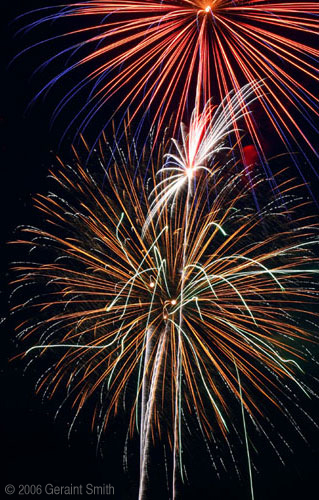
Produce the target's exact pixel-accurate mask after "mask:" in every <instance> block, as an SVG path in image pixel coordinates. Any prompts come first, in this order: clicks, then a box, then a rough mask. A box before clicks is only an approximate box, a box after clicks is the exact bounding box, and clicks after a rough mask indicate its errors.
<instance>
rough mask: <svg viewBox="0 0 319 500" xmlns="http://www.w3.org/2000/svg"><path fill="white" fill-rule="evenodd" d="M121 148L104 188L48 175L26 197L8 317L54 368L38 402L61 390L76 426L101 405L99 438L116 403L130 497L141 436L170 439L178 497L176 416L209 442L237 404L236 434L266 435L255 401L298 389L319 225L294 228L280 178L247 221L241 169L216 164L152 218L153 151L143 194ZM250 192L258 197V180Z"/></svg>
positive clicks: (86, 178) (91, 180) (293, 205)
mask: <svg viewBox="0 0 319 500" xmlns="http://www.w3.org/2000/svg"><path fill="white" fill-rule="evenodd" d="M131 150H132V148H131V147H129V148H128V153H127V154H124V151H123V149H121V148H118V156H119V160H118V161H115V162H114V165H112V166H111V167H110V168H108V169H107V171H104V173H103V182H100V181H99V180H98V175H97V173H95V175H94V176H92V175H91V174H90V173H89V171H88V170H86V169H84V168H83V167H82V166H81V165H80V164H76V165H75V166H74V167H70V166H67V165H64V164H62V163H61V167H60V170H59V171H53V172H51V176H52V177H53V179H54V181H55V182H56V183H57V185H56V188H55V191H54V193H53V194H52V193H51V194H50V195H48V196H37V197H36V201H35V203H36V207H37V208H38V210H40V213H41V214H42V215H43V216H45V218H46V223H45V224H46V229H43V228H42V229H41V228H40V229H39V228H35V227H24V228H23V229H22V231H23V234H24V237H23V238H21V239H20V240H19V243H21V244H23V245H28V246H29V249H30V256H31V258H32V261H31V262H29V263H22V264H17V265H16V266H15V270H16V272H17V273H18V277H17V279H16V280H15V282H14V286H15V290H16V291H15V294H20V293H22V295H23V301H22V303H21V304H20V305H17V306H15V307H14V308H13V311H14V312H15V314H22V316H24V318H26V319H24V320H23V321H22V322H21V324H20V326H19V327H18V335H19V337H20V338H21V339H25V341H26V342H29V347H27V349H26V352H25V356H26V357H27V359H29V358H30V357H32V358H33V357H34V358H38V357H41V358H45V357H46V356H48V357H49V359H50V362H51V363H52V364H51V366H50V367H49V368H48V369H47V370H46V371H45V373H44V374H43V375H42V376H41V377H40V379H39V381H38V384H37V390H38V391H41V390H43V391H45V392H46V393H50V394H54V393H55V392H56V391H57V388H58V387H60V386H63V385H66V386H67V396H66V399H67V400H68V401H69V402H70V403H71V404H72V406H73V408H74V409H75V418H76V417H77V416H78V414H79V412H80V410H81V409H82V408H83V407H84V406H85V404H86V402H87V401H88V400H89V399H90V398H93V396H94V395H96V394H99V397H98V398H96V401H97V408H96V410H95V411H94V413H93V424H95V423H97V422H98V421H99V422H98V429H99V434H101V433H102V432H103V430H104V429H105V427H106V426H107V424H108V422H109V420H110V417H111V416H112V415H113V414H116V413H117V412H118V411H120V409H122V407H124V408H125V409H126V411H127V410H128V411H129V415H130V416H129V419H130V423H129V433H130V434H131V435H132V434H133V433H134V429H138V431H139V432H140V436H141V437H140V493H139V497H140V498H144V496H145V494H146V485H147V466H148V457H149V453H150V448H151V443H152V440H156V439H157V437H155V436H161V437H162V439H164V437H163V436H165V435H166V436H167V438H166V439H167V442H168V444H169V446H170V447H171V449H172V456H173V481H172V495H173V497H174V498H175V496H176V490H177V486H176V476H177V472H179V473H180V476H181V477H182V478H183V476H184V465H183V460H182V457H183V444H182V436H183V432H182V428H183V425H185V423H186V422H187V420H188V418H194V419H195V420H196V421H197V423H198V426H199V429H200V432H201V434H202V436H203V438H204V440H205V441H206V442H209V440H210V439H211V438H212V436H216V435H217V434H220V435H221V436H224V437H225V438H226V439H227V435H228V434H229V433H230V432H232V431H233V428H234V427H235V426H236V418H233V417H232V408H233V405H234V402H235V403H236V402H237V403H238V404H239V405H240V408H241V410H242V415H243V423H244V425H245V415H246V417H247V416H249V418H250V419H252V421H253V422H254V424H255V426H256V427H257V428H261V429H262V428H263V427H262V425H263V424H262V421H263V419H262V415H263V408H264V407H265V406H267V405H269V404H271V405H274V406H275V407H277V408H278V409H279V410H281V411H282V412H283V413H285V406H284V404H283V398H284V397H285V395H284V394H285V387H286V386H287V384H288V385H290V386H291V387H292V388H295V392H300V391H301V392H302V391H303V392H305V393H307V392H308V390H307V387H306V386H305V384H304V383H303V381H302V364H303V363H304V359H305V354H304V351H303V348H302V343H303V342H306V341H310V340H311V336H310V335H309V334H308V333H307V330H306V329H305V328H304V327H303V326H302V324H299V322H298V320H297V318H298V315H299V313H300V311H303V314H304V315H306V316H307V315H309V319H310V320H312V318H313V316H314V315H313V314H312V313H311V312H309V313H308V312H307V305H306V304H308V303H311V301H313V300H314V298H315V296H316V289H315V288H316V287H315V285H313V284H312V283H311V276H316V273H317V272H318V271H317V270H316V269H315V267H316V268H317V261H316V260H315V259H313V260H312V263H311V266H310V264H309V258H310V256H311V255H312V253H311V252H312V250H313V249H315V248H316V245H317V244H318V238H317V237H316V236H315V234H316V231H317V226H316V225H315V224H313V223H312V220H311V219H310V218H309V217H307V216H301V217H299V218H296V217H295V215H294V212H298V211H302V207H303V205H304V202H303V201H302V200H298V199H295V198H294V197H293V195H292V190H293V183H292V182H290V181H287V180H285V181H283V182H281V183H279V185H280V190H281V198H280V199H279V200H270V199H269V198H270V194H269V190H268V191H267V193H268V194H267V198H268V202H267V203H266V204H265V206H264V207H263V208H262V209H261V210H260V211H259V212H256V209H255V208H254V202H253V199H252V197H251V193H250V190H248V189H247V185H246V184H245V183H243V182H242V178H243V176H244V174H243V173H240V172H237V171H236V166H233V167H232V168H231V167H230V166H229V164H228V161H226V160H225V158H224V161H223V165H224V164H225V163H227V168H225V167H223V166H222V164H221V163H218V162H217V160H216V159H215V162H214V165H213V166H212V165H210V164H209V163H207V164H206V167H207V169H208V170H209V169H210V168H214V176H212V175H211V172H209V171H208V170H206V169H203V170H201V171H200V176H199V178H198V179H197V182H196V185H194V189H193V192H192V196H191V197H190V196H189V191H188V190H187V189H185V190H184V191H183V190H181V191H180V196H179V197H178V198H177V199H176V200H174V207H173V210H172V207H171V206H170V200H167V203H165V204H164V205H163V206H162V207H161V209H160V210H159V211H158V214H157V217H155V215H154V214H153V217H152V218H151V219H149V213H150V211H151V202H150V193H152V196H156V195H157V190H158V193H159V192H160V190H161V187H156V186H157V180H156V173H157V171H158V168H159V167H158V165H161V161H162V158H163V155H164V154H165V152H166V151H165V147H164V145H163V146H162V147H161V148H159V153H158V158H157V159H156V161H154V162H151V163H152V165H151V168H149V170H148V176H149V177H148V179H147V182H146V183H145V182H143V180H142V175H141V173H139V174H136V162H138V164H139V168H140V169H141V170H142V164H143V157H142V159H141V157H136V158H135V156H133V155H132V153H131ZM145 155H146V153H145ZM124 167H125V168H124ZM131 172H132V173H131ZM134 172H135V173H134ZM253 184H254V187H255V188H257V187H258V186H259V187H258V189H262V186H264V189H267V188H266V185H267V183H263V182H262V180H261V179H259V178H258V177H256V178H254V179H253ZM105 186H107V189H106V188H105ZM106 193H107V194H106ZM283 199H284V203H283ZM186 206H187V209H185V207H186ZM250 206H252V208H251V209H250V208H249V207H250ZM208 207H210V208H209V209H208ZM278 220H279V221H280V222H278ZM280 226H281V227H284V229H280ZM32 256H33V257H32ZM48 256H49V257H48ZM28 290H29V291H28ZM26 297H27V298H26ZM35 318H36V319H35ZM293 394H294V393H293V391H291V394H290V393H289V397H290V398H292V399H293V398H294V395H293ZM287 397H288V396H287ZM232 401H233V402H232ZM163 414H165V416H166V418H165V419H164V420H163V419H162V418H161V417H162V415H163ZM237 425H238V422H237ZM71 427H72V426H71ZM245 436H246V449H247V455H248V458H249V467H250V472H251V465H250V455H249V445H248V440H247V435H246V433H245ZM251 487H252V482H251Z"/></svg>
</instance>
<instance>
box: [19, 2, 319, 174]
mask: <svg viewBox="0 0 319 500" xmlns="http://www.w3.org/2000/svg"><path fill="white" fill-rule="evenodd" d="M40 12H43V13H44V14H43V17H42V19H39V18H38V17H37V19H36V20H35V21H34V22H31V23H30V24H29V25H28V30H29V29H30V28H37V27H38V26H41V25H42V24H43V23H46V25H47V26H49V25H50V29H52V28H51V27H52V23H51V21H53V20H56V21H59V23H62V22H63V21H64V22H66V23H67V22H68V20H69V21H71V22H72V24H73V25H74V24H75V23H78V29H72V30H71V31H66V32H65V33H64V34H62V35H59V34H57V35H56V36H54V35H53V36H51V37H50V38H48V40H43V41H41V42H38V44H36V45H40V46H41V45H43V44H44V46H45V44H48V45H49V44H50V43H52V42H58V41H59V40H60V39H61V40H62V42H63V43H62V48H61V49H60V51H59V52H58V53H56V54H54V55H52V57H51V58H49V59H48V60H47V61H46V62H45V63H44V64H43V67H46V66H47V65H48V64H49V63H54V61H55V60H56V59H57V58H60V57H62V58H65V59H66V66H65V69H64V70H63V71H62V72H61V73H60V74H58V75H57V76H55V77H54V78H52V79H51V80H50V81H49V82H48V83H47V85H45V87H44V88H43V89H42V91H40V92H39V94H38V96H39V95H42V94H43V95H44V94H45V93H46V92H47V90H49V89H50V88H51V87H52V86H54V85H56V84H58V83H59V82H60V81H63V80H64V81H66V80H67V79H69V80H70V78H69V76H70V75H72V74H73V73H74V74H76V79H78V76H77V75H79V74H81V72H78V70H79V68H81V67H82V68H83V70H82V75H84V76H82V77H81V76H80V79H78V80H77V83H76V84H75V85H74V86H69V88H68V90H66V93H65V96H64V97H63V98H62V99H61V102H60V103H59V104H58V106H57V107H56V109H55V112H54V114H53V120H55V119H56V118H57V117H58V116H59V115H60V113H61V112H62V110H63V109H64V108H67V107H68V106H69V104H70V102H71V101H72V100H73V99H75V98H77V97H78V96H83V95H84V94H83V92H86V97H87V100H86V102H85V103H84V105H83V106H82V107H81V110H79V112H78V113H77V115H76V116H75V117H74V120H72V123H71V126H73V124H75V123H76V124H77V125H76V128H77V130H78V131H79V132H82V133H83V132H84V131H85V130H86V128H87V127H88V126H89V124H90V123H91V122H92V120H94V119H95V118H96V117H97V115H98V114H99V113H100V112H102V113H103V108H104V105H106V104H107V103H108V102H109V101H110V100H112V99H115V100H116V101H115V102H116V103H118V102H119V101H120V102H121V104H120V105H119V109H123V111H125V109H126V107H128V106H129V107H130V109H131V110H132V119H134V117H135V116H136V115H138V116H139V117H140V116H145V113H146V112H147V111H148V110H149V109H152V111H153V113H152V119H151V120H152V122H153V123H157V124H158V125H159V130H160V129H161V128H162V127H165V126H166V125H167V117H168V116H170V115H171V113H172V111H173V112H176V113H175V118H174V124H175V130H177V129H178V127H179V122H180V121H181V120H184V121H185V120H187V109H189V108H190V109H192V108H194V107H196V106H198V108H199V110H200V111H202V109H203V107H204V105H205V103H206V102H208V101H209V100H210V99H211V98H212V97H214V100H215V101H217V102H221V101H222V100H223V99H224V98H225V97H226V98H227V96H228V95H229V92H230V91H231V90H233V89H234V90H236V91H239V90H240V88H241V86H242V85H244V84H246V83H252V82H254V81H256V80H257V81H260V80H263V81H264V86H263V87H260V88H258V89H256V93H257V95H258V96H262V99H261V100H260V105H261V106H262V108H263V112H264V116H265V117H267V119H268V122H269V124H270V125H271V127H272V129H274V130H275V131H276V132H277V134H278V136H279V137H280V139H281V141H283V143H285V145H286V147H287V148H288V150H289V151H295V150H296V149H297V150H303V151H304V153H305V155H306V156H307V155H308V153H309V151H310V150H312V152H313V154H314V155H317V156H318V151H317V149H316V147H315V146H314V144H313V143H312V140H311V139H310V137H309V134H307V130H309V131H313V133H314V134H316V133H317V126H316V118H317V117H318V99H317V95H316V93H315V92H314V91H313V90H312V88H313V87H314V85H315V84H316V83H318V80H319V73H318V64H317V63H318V58H319V51H318V47H317V37H318V34H319V27H318V26H319V25H318V14H319V6H318V2H307V1H292V2H282V1H279V0H274V1H273V2H271V1H268V0H267V1H266V0H258V1H256V0H214V1H212V2H204V1H202V0H161V1H156V0H137V1H134V2H133V1H131V0H121V1H117V2H114V1H111V0H87V1H83V2H77V3H73V4H70V5H67V6H63V9H62V10H58V11H53V12H51V11H50V10H44V11H40ZM63 26H64V25H62V29H63ZM67 26H68V24H67ZM68 29H69V28H67V30H68ZM27 50H28V49H27ZM22 53H24V51H23V52H22ZM72 80H73V81H74V77H73V78H72ZM112 102H113V101H112ZM174 103H177V106H176V105H175V104H174ZM116 106H118V104H116ZM243 106H244V101H243ZM107 114H109V113H107ZM99 116H101V114H100V115H99ZM97 121H99V120H97ZM245 121H246V125H245V128H246V129H247V131H248V132H249V134H250V136H251V138H252V140H253V142H254V145H255V147H256V148H257V150H258V151H259V154H260V155H261V158H260V160H262V151H263V148H264V144H263V139H262V137H261V134H260V132H259V130H258V125H257V124H256V123H255V121H254V119H253V117H252V116H251V115H249V114H248V115H246V117H245ZM102 123H105V113H104V114H103V117H102ZM302 123H304V125H305V127H303V125H302ZM305 145H307V146H305ZM302 175H305V174H304V172H303V173H302Z"/></svg>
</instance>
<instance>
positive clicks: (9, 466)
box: [0, 0, 319, 500]
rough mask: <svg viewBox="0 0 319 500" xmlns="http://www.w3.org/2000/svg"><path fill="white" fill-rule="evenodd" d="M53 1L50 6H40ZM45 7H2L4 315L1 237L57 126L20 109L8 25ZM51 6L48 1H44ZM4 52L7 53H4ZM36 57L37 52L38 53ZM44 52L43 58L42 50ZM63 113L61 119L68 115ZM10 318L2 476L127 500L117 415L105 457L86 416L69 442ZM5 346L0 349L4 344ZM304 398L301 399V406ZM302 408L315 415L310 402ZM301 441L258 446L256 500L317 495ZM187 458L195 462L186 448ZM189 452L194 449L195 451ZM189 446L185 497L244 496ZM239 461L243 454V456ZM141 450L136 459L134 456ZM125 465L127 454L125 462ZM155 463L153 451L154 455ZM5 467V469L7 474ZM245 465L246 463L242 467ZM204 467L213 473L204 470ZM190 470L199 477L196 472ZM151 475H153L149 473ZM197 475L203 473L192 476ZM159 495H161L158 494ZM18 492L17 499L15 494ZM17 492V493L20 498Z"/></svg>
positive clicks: (28, 68) (316, 460)
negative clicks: (276, 450) (282, 446)
mask: <svg viewBox="0 0 319 500" xmlns="http://www.w3.org/2000/svg"><path fill="white" fill-rule="evenodd" d="M46 3H47V4H50V2H46ZM44 4H45V2H44V0H42V1H40V0H32V1H28V2H25V1H21V0H19V1H15V0H13V1H11V2H5V3H4V5H2V7H1V9H2V13H1V18H2V20H3V30H2V31H3V35H4V39H3V41H2V44H1V47H2V48H5V51H3V50H2V51H1V52H2V56H1V57H2V58H4V60H3V61H2V62H3V70H2V75H3V76H2V84H4V86H3V90H2V93H1V97H2V102H1V108H0V126H1V138H0V140H1V145H0V148H1V150H0V154H1V182H0V186H1V195H0V202H1V212H0V213H1V221H2V228H1V271H2V278H1V289H3V290H4V292H3V293H2V294H1V296H0V298H1V306H2V310H3V312H2V317H5V316H6V315H7V306H6V303H7V291H8V288H7V282H8V279H9V273H8V266H9V263H10V262H11V261H12V259H13V253H12V248H9V247H8V246H7V245H6V242H7V241H9V240H10V239H11V238H12V237H13V231H14V228H15V227H16V226H17V225H19V224H23V223H29V222H30V221H31V222H32V220H33V219H32V217H33V212H32V209H31V198H32V195H33V194H35V193H37V192H39V191H42V192H43V191H44V192H45V191H46V188H45V186H46V180H45V179H46V174H47V170H48V167H49V166H51V164H52V163H54V153H55V152H56V151H57V143H58V140H59V131H58V130H56V129H53V131H52V130H50V129H49V118H50V111H51V110H52V105H51V104H52V103H50V97H49V98H48V100H47V101H44V102H41V103H40V104H37V105H36V106H35V107H34V108H33V109H32V110H31V111H30V112H28V113H26V112H25V110H26V106H27V105H28V103H29V102H30V100H31V98H32V96H33V94H34V92H35V91H36V90H38V87H37V85H36V83H35V82H34V81H31V80H30V75H31V72H32V69H34V68H35V67H36V63H35V62H34V60H33V67H32V61H31V59H30V56H28V57H23V58H20V59H18V60H17V61H16V62H15V63H14V64H13V65H12V66H11V67H10V68H8V66H7V65H8V62H9V61H10V60H11V59H12V58H13V56H14V55H15V54H16V53H17V52H18V51H19V50H21V49H22V48H23V46H24V45H23V44H24V42H23V39H22V38H21V37H20V38H18V39H14V33H15V27H14V25H11V26H8V23H9V22H10V21H12V20H13V19H14V18H15V16H16V15H18V14H20V13H22V12H24V11H25V10H31V9H32V8H37V7H39V6H43V5H44ZM51 4H53V2H51ZM3 52H4V53H3ZM40 55H41V54H40ZM42 55H43V54H42ZM65 119H66V118H65ZM67 149H68V146H67V145H64V146H63V147H62V151H61V154H62V155H63V154H65V155H66V156H68V154H69V152H68V150H67ZM13 327H14V322H13V321H12V320H7V321H5V322H4V323H3V324H2V337H1V340H2V343H1V345H2V349H1V351H2V352H3V353H4V356H3V363H2V369H1V375H2V381H3V384H4V385H3V389H2V405H1V406H2V411H1V417H2V420H3V422H2V438H1V450H2V453H3V457H2V464H3V466H2V469H3V474H2V475H3V481H4V485H5V484H8V483H10V484H13V485H14V486H15V487H16V488H17V489H18V488H19V485H27V484H29V485H32V484H33V485H42V486H43V487H44V485H46V484H47V483H53V484H56V485H68V484H70V483H73V484H83V485H85V484H87V483H92V484H94V485H101V484H104V483H106V484H112V485H113V486H114V488H115V496H114V497H113V498H116V499H119V500H125V499H130V498H136V491H137V479H136V474H135V472H136V468H134V465H133V466H132V468H131V470H129V472H128V473H124V471H123V466H122V450H123V445H124V438H125V435H124V431H123V428H122V425H121V420H120V419H119V420H118V421H117V422H115V423H114V425H113V426H112V427H111V429H110V431H109V432H108V433H107V434H106V437H105V439H104V443H103V452H104V458H102V457H101V456H100V455H99V454H98V455H96V452H95V444H96V439H95V435H93V434H91V433H90V430H89V425H85V421H84V420H85V418H84V417H83V418H82V419H80V424H79V428H78V429H77V432H75V433H74V434H73V437H72V438H71V441H68V438H67V427H68V414H67V410H66V411H65V412H64V414H62V416H61V417H60V418H59V419H58V420H57V421H54V420H53V418H54V413H55V409H56V404H57V402H56V401H54V402H51V403H50V402H46V403H43V404H42V403H41V398H40V397H37V396H35V395H34V382H35V380H36V373H33V372H32V371H31V373H30V372H27V373H26V374H25V375H23V367H24V365H23V363H21V362H17V361H15V362H11V363H8V359H9V358H11V357H12V356H13V355H15V354H16V353H17V352H18V348H17V345H16V343H15V341H14V334H13ZM3 346H4V348H3ZM307 404H308V403H307ZM307 409H308V410H309V411H310V412H314V416H316V413H317V412H318V405H317V404H316V402H315V401H313V402H311V403H309V404H308V406H307ZM305 426H306V427H307V429H306V432H307V438H308V443H307V444H306V443H304V442H302V441H301V440H300V439H297V438H295V436H294V435H293V434H291V433H289V437H290V438H291V440H292V448H293V449H294V453H293V454H291V455H290V457H288V458H287V465H286V467H282V466H281V464H280V462H279V461H278V460H277V459H276V457H275V455H272V454H270V453H269V452H266V451H264V450H263V448H261V449H260V450H259V468H260V471H259V473H258V474H255V475H254V477H255V497H256V500H269V499H272V500H277V499H278V500H279V499H286V498H287V499H288V498H289V499H291V500H293V499H300V498H304V499H308V498H309V499H310V498H311V499H314V498H316V494H317V493H316V492H317V481H318V473H319V447H318V434H317V433H316V431H315V429H314V428H310V425H309V423H308V421H307V422H305ZM189 448H190V452H189V462H190V463H192V452H191V445H190V446H189ZM195 451H196V450H195ZM197 455H198V454H196V452H194V463H193V466H192V467H193V480H192V483H191V485H188V486H187V487H185V489H183V488H182V487H181V498H182V499H193V498H195V497H196V498H201V499H203V500H206V499H207V500H208V499H214V500H242V499H248V498H249V488H248V475H246V476H245V474H244V476H243V479H242V481H239V480H237V479H236V477H234V475H230V477H227V474H225V475H224V476H223V478H222V479H221V480H220V481H218V480H217V479H216V478H215V476H214V472H213V470H211V471H210V473H209V475H207V474H206V476H205V478H203V477H201V475H200V470H199V469H200V468H201V465H198V462H197V458H196V457H197ZM242 456H243V458H242V460H243V464H245V454H244V452H243V453H242ZM137 459H138V456H137V455H136V462H137ZM131 460H132V463H133V461H134V458H131ZM154 462H155V468H156V456H155V457H154ZM4 469H6V471H5V473H4ZM242 469H243V470H245V465H243V466H242ZM207 470H210V469H208V468H207ZM197 472H198V473H199V474H197ZM153 474H154V472H153ZM196 476H198V477H201V479H200V480H196ZM163 491H164V493H163ZM13 498H16V496H13ZM19 498H20V497H19ZM150 498H151V499H154V500H156V499H157V498H161V499H164V498H165V489H164V490H163V489H162V485H159V486H158V488H156V489H154V490H153V491H152V493H151V495H150Z"/></svg>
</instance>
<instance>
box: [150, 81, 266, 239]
mask: <svg viewBox="0 0 319 500" xmlns="http://www.w3.org/2000/svg"><path fill="white" fill-rule="evenodd" d="M261 85H262V83H261V82H254V83H252V84H247V85H246V86H245V87H243V88H242V89H240V91H238V92H231V93H230V95H228V96H227V97H225V99H224V101H223V102H222V103H221V104H220V105H219V106H213V105H212V103H211V102H208V103H207V104H206V105H205V107H204V110H203V112H202V113H199V112H198V109H197V108H195V109H194V111H193V113H192V116H191V119H190V124H189V127H186V126H185V125H184V124H183V123H182V124H181V127H180V128H181V144H180V143H179V141H177V140H176V139H172V144H173V146H174V148H173V150H171V151H170V152H169V153H167V154H166V155H165V157H166V161H165V163H164V165H163V167H162V168H160V169H159V170H158V172H157V174H156V175H157V176H159V177H160V178H161V177H162V179H161V180H159V181H158V182H157V184H156V186H155V187H154V189H153V191H152V193H151V197H152V195H154V194H155V196H154V197H153V200H152V203H151V206H150V213H149V215H148V217H147V219H146V223H145V226H144V231H145V229H146V227H147V225H148V224H149V223H150V221H151V220H152V218H153V217H154V216H155V215H157V214H158V213H159V211H160V210H161V209H162V208H163V207H164V206H165V205H166V204H167V203H168V202H171V207H172V208H173V207H174V204H175V201H176V197H177V196H178V194H179V193H180V191H181V190H182V189H183V188H185V186H186V189H187V192H188V193H189V194H190V195H191V194H192V190H193V185H194V181H195V178H196V177H198V174H200V173H201V172H204V173H205V174H206V175H208V176H210V175H214V174H215V170H216V169H218V166H217V165H215V166H214V165H212V162H213V160H214V158H216V156H217V155H218V154H220V153H221V152H222V151H225V150H229V149H230V147H229V143H227V144H226V138H228V139H229V137H230V136H231V134H234V133H236V132H237V133H238V132H239V123H240V121H241V120H243V118H244V117H245V115H246V114H247V113H248V106H249V105H250V104H251V103H252V102H253V101H254V100H255V99H256V96H255V93H254V91H255V90H256V89H257V88H260V87H261ZM234 127H236V128H234ZM187 204H188V202H186V206H187Z"/></svg>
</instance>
